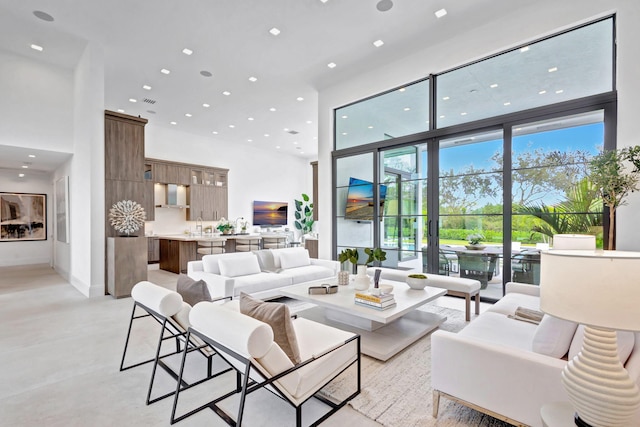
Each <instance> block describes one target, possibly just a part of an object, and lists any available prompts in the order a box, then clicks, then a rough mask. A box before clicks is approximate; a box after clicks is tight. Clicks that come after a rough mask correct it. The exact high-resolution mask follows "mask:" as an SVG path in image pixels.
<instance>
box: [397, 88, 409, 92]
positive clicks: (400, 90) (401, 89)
mask: <svg viewBox="0 0 640 427" xmlns="http://www.w3.org/2000/svg"><path fill="white" fill-rule="evenodd" d="M405 90H407V88H404V87H401V88H400V89H398V92H404V91H405Z"/></svg>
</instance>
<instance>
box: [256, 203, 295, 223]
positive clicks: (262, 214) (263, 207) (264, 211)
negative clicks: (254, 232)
mask: <svg viewBox="0 0 640 427" xmlns="http://www.w3.org/2000/svg"><path fill="white" fill-rule="evenodd" d="M288 207H289V206H288V204H287V202H262V201H258V200H254V202H253V225H262V226H270V225H287V210H288Z"/></svg>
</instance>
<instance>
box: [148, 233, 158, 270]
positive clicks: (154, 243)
mask: <svg viewBox="0 0 640 427" xmlns="http://www.w3.org/2000/svg"><path fill="white" fill-rule="evenodd" d="M159 261H160V239H159V238H157V237H147V262H148V263H149V264H153V263H156V262H159Z"/></svg>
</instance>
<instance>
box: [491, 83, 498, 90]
mask: <svg viewBox="0 0 640 427" xmlns="http://www.w3.org/2000/svg"><path fill="white" fill-rule="evenodd" d="M489 87H490V88H491V89H495V88H497V87H498V83H494V84H492V85H491V86H489Z"/></svg>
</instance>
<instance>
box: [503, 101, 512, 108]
mask: <svg viewBox="0 0 640 427" xmlns="http://www.w3.org/2000/svg"><path fill="white" fill-rule="evenodd" d="M502 105H504V106H505V107H506V106H509V105H511V103H510V102H505V103H504V104H502Z"/></svg>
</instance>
